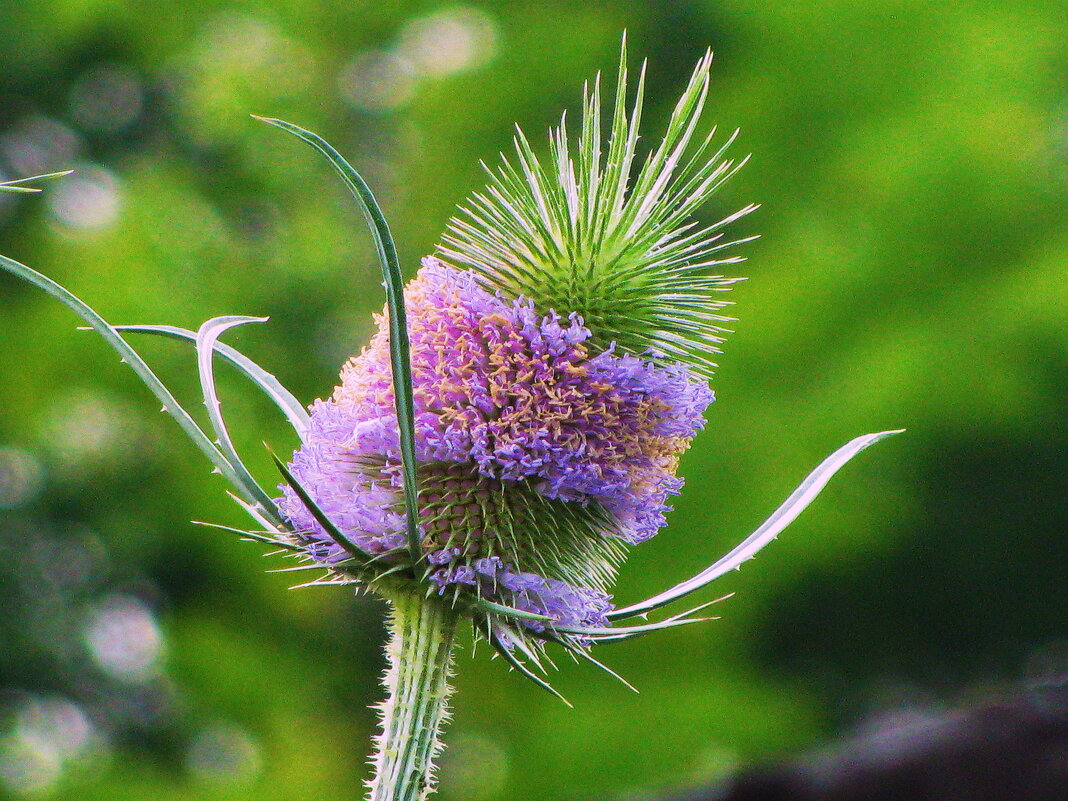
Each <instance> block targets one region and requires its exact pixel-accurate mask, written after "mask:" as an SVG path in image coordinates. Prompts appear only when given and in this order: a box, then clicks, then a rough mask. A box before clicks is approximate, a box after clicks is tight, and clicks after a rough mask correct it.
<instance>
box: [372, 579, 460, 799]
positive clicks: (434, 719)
mask: <svg viewBox="0 0 1068 801" xmlns="http://www.w3.org/2000/svg"><path fill="white" fill-rule="evenodd" d="M390 602H391V604H392V607H393V608H392V614H391V615H390V620H389V629H390V639H389V643H388V644H387V645H386V656H387V658H388V660H389V666H388V668H387V669H386V674H385V676H384V677H383V680H382V682H383V684H384V685H385V688H386V700H385V701H383V702H382V705H381V712H382V730H381V732H380V733H379V734H378V737H377V738H376V740H375V756H374V760H373V762H374V770H375V772H374V778H372V779H371V781H370V783H369V784H368V787H369V790H370V792H369V794H368V801H423V799H425V798H426V797H427V796H429V795H430V793H431V792H432V791H433V789H434V760H435V758H436V757H437V755H438V753H439V752H440V751H441V741H440V739H439V735H440V732H441V727H442V724H443V723H444V721H445V719H446V717H447V715H448V711H447V707H448V699H449V693H450V690H451V688H450V687H449V683H448V678H449V674H450V672H451V668H452V646H453V636H454V634H455V631H456V614H455V612H453V610H452V609H451V608H449V607H448V606H447V605H445V604H444V603H442V602H441V601H440V600H439V599H438V598H436V597H431V598H426V597H424V596H422V595H415V594H408V595H402V594H398V595H396V596H394V597H391V598H390Z"/></svg>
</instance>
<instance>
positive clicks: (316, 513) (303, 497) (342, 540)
mask: <svg viewBox="0 0 1068 801" xmlns="http://www.w3.org/2000/svg"><path fill="white" fill-rule="evenodd" d="M271 458H272V459H274V463H275V465H277V467H278V472H280V473H281V474H282V477H283V478H284V479H285V480H286V483H287V484H289V486H290V487H292V488H293V492H295V493H297V497H298V498H300V501H301V503H303V504H304V505H305V506H306V507H307V509H308V511H309V512H310V513H311V515H312V517H314V518H315V520H316V522H317V523H318V524H319V525H320V526H322V527H323V528H324V529H325V530H326V533H327V534H329V535H330V536H331V538H332V539H333V540H334V542H336V543H337V544H338V545H340V546H341V547H342V548H344V549H345V550H346V551H348V552H349V553H350V554H351V555H352V556H353V557H354V558H356V559H358V560H359V561H360V562H361V563H362V564H366V563H367V562H368V561H369V560H371V559H372V558H373V557H372V556H371V554H369V553H367V551H365V550H363V549H362V548H361V547H360V546H359V545H357V544H356V543H354V542H353V541H352V540H350V539H349V538H348V537H346V536H345V534H344V533H343V532H342V531H341V529H339V528H338V527H337V526H335V525H334V523H333V521H331V520H330V518H329V517H327V515H326V513H324V512H323V510H322V509H320V508H319V504H317V503H316V502H315V500H314V499H313V498H312V497H311V495H309V494H308V491H307V490H306V489H304V487H303V486H302V485H301V483H300V482H299V481H297V479H296V478H295V477H294V476H293V474H292V473H291V472H290V471H289V468H288V467H286V463H285V462H283V461H282V460H281V459H279V458H278V457H277V456H275V455H274V454H273V453H272V454H271Z"/></svg>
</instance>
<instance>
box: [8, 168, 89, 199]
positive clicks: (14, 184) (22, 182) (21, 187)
mask: <svg viewBox="0 0 1068 801" xmlns="http://www.w3.org/2000/svg"><path fill="white" fill-rule="evenodd" d="M72 172H74V170H62V171H60V172H48V173H45V174H44V175H32V176H30V177H29V178H16V179H15V180H13V181H0V192H23V193H29V194H36V193H37V192H40V191H41V190H40V189H38V188H37V187H35V186H26V184H30V183H36V182H37V181H47V180H48V179H49V178H62V177H63V176H64V175H70V174H71V173H72Z"/></svg>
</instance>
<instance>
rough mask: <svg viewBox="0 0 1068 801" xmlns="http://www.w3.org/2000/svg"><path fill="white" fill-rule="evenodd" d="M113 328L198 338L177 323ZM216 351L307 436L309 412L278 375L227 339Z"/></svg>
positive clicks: (191, 340) (184, 338) (302, 435)
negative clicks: (176, 324) (257, 362)
mask: <svg viewBox="0 0 1068 801" xmlns="http://www.w3.org/2000/svg"><path fill="white" fill-rule="evenodd" d="M113 328H114V329H115V330H116V331H129V332H130V333H133V334H152V335H155V336H163V337H168V338H170V339H177V340H184V341H188V342H192V343H196V341H197V335H196V332H195V331H190V330H189V329H186V328H179V327H177V326H173V325H116V326H113ZM215 352H216V353H218V354H219V355H220V356H222V357H223V359H225V360H226V361H228V362H229V363H230V364H232V365H233V366H234V367H236V368H237V369H238V370H240V371H241V372H242V373H244V374H245V376H246V377H247V378H248V379H249V380H250V381H252V383H254V384H255V385H256V386H258V387H259V388H260V389H261V390H263V392H264V393H265V394H266V395H267V397H269V398H270V399H271V400H272V401H274V404H275V406H277V407H278V408H279V409H280V410H281V412H282V414H284V415H285V416H286V419H287V420H289V424H290V425H291V426H293V430H294V431H296V432H297V435H298V436H299V437H300V438H301V439H302V440H303V439H304V436H305V433H306V432H307V429H308V420H309V417H308V412H307V411H306V410H305V408H304V406H303V404H301V402H300V401H298V400H297V399H296V398H295V397H293V395H292V393H290V392H289V390H287V389H286V388H285V387H284V386H282V384H281V382H280V381H279V380H278V379H277V378H275V377H274V376H273V375H271V374H270V373H268V372H267V371H266V370H264V369H263V368H262V367H260V366H259V365H258V364H256V362H254V361H252V359H250V358H248V357H247V356H245V355H244V354H242V353H241V352H240V351H238V350H237V349H235V348H233V347H231V346H230V345H227V344H225V343H223V342H216V343H215Z"/></svg>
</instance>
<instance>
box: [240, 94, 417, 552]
mask: <svg viewBox="0 0 1068 801" xmlns="http://www.w3.org/2000/svg"><path fill="white" fill-rule="evenodd" d="M253 117H255V119H258V120H260V121H262V122H265V123H267V124H268V125H273V126H274V127H276V128H281V129H282V130H283V131H285V132H286V133H290V134H292V135H293V136H295V137H297V138H298V139H300V140H302V141H304V142H306V143H308V144H309V145H311V146H312V147H314V148H315V149H316V150H318V151H319V153H321V154H322V155H323V156H325V157H326V159H327V160H328V161H329V162H330V164H331V166H333V168H334V170H335V171H336V172H337V173H338V175H340V176H341V179H342V180H343V181H344V182H345V185H346V186H347V187H348V189H349V191H350V192H351V193H352V196H353V197H354V198H356V200H357V201H358V202H359V204H360V208H361V210H362V211H363V213H364V216H365V217H366V218H367V222H368V224H369V225H370V228H371V235H372V236H373V237H374V241H375V247H376V248H377V250H378V257H379V260H380V261H381V262H382V278H383V283H384V285H385V289H386V304H387V306H388V307H389V351H390V363H391V366H392V368H393V396H394V399H395V401H396V407H397V425H398V428H399V430H400V448H401V463H402V469H403V473H404V511H405V517H406V527H407V537H408V551H409V553H410V555H411V559H412V565H413V567H414V566H415V565H416V564H418V563H419V560H420V559H421V558H422V548H421V547H420V540H421V538H420V536H419V484H418V479H417V477H416V471H415V411H414V402H413V398H412V368H411V356H410V353H409V352H410V350H411V348H410V346H409V343H408V323H407V317H406V315H405V311H404V282H403V279H402V278H401V272H400V265H399V263H398V260H397V248H396V245H395V244H394V242H393V235H392V234H391V233H390V232H389V225H388V224H387V223H386V218H385V215H383V214H382V209H381V208H380V207H379V205H378V202H377V201H376V200H375V197H374V195H373V194H372V193H371V189H370V187H368V186H367V182H366V181H364V180H363V177H362V176H361V175H360V174H359V173H358V172H356V170H355V169H353V167H352V165H350V164H349V163H348V162H347V161H345V159H344V158H342V156H341V154H340V153H338V152H337V151H336V150H335V149H334V148H333V147H332V146H331V145H329V144H328V143H327V142H326V141H325V140H324V139H323V138H322V137H320V136H318V135H317V134H314V133H312V132H311V131H306V130H305V129H303V128H301V127H299V126H297V125H293V124H292V123H289V122H284V121H283V120H278V119H273V118H269V117H256V116H255V115H253Z"/></svg>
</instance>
